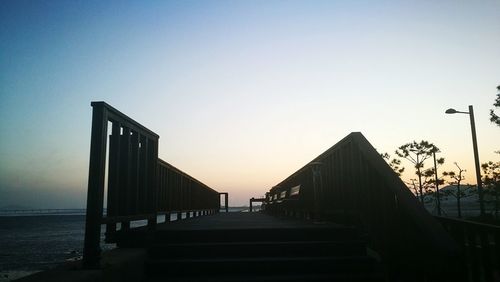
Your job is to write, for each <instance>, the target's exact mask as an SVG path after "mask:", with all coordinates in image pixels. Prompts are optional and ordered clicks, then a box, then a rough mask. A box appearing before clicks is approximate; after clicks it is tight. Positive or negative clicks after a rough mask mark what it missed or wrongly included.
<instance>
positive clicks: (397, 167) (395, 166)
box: [380, 153, 405, 177]
mask: <svg viewBox="0 0 500 282" xmlns="http://www.w3.org/2000/svg"><path fill="white" fill-rule="evenodd" d="M380 156H381V157H382V158H383V159H384V160H385V161H386V162H387V163H388V164H389V166H390V167H391V168H392V170H393V171H394V172H395V173H396V174H397V175H398V176H400V177H401V174H402V173H403V172H404V171H405V168H404V167H403V166H401V160H400V159H397V158H392V159H391V155H389V154H388V153H382V154H380Z"/></svg>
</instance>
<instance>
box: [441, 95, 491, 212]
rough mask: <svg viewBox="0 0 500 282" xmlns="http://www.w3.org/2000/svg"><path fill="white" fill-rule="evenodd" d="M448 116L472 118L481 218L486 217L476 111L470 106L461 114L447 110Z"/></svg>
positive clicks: (453, 110)
mask: <svg viewBox="0 0 500 282" xmlns="http://www.w3.org/2000/svg"><path fill="white" fill-rule="evenodd" d="M445 113H447V114H468V115H469V117H470V127H471V131H472V147H473V148H474V163H475V165H476V181H477V193H478V195H479V209H480V213H481V216H484V204H483V184H482V182H481V170H480V166H479V153H478V151H477V137H476V125H475V123H474V109H473V108H472V105H469V111H468V112H460V111H457V110H455V109H447V110H446V112H445Z"/></svg>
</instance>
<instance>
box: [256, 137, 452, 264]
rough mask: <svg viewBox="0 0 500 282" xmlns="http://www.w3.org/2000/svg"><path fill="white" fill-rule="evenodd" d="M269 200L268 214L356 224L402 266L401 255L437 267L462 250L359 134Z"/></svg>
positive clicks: (322, 156)
mask: <svg viewBox="0 0 500 282" xmlns="http://www.w3.org/2000/svg"><path fill="white" fill-rule="evenodd" d="M297 185H300V193H299V195H298V197H297V196H295V197H291V196H290V191H291V188H292V187H295V186H297ZM283 194H284V195H285V197H281V195H283ZM267 199H268V201H267V202H266V206H265V209H266V210H267V211H269V212H274V213H282V214H286V215H295V216H297V215H299V216H303V217H306V218H310V219H315V220H337V221H338V220H341V221H343V222H345V223H350V224H353V223H356V222H357V223H356V224H358V225H359V226H360V227H361V228H362V229H363V230H365V231H366V232H367V233H368V234H369V238H370V239H371V242H370V244H371V246H372V248H374V249H375V250H377V251H378V252H379V253H380V254H381V255H382V257H383V258H384V259H385V260H386V262H388V263H389V264H394V265H398V267H406V266H405V265H410V264H411V263H409V262H408V261H406V262H404V263H403V262H402V261H401V260H399V261H398V259H397V258H401V257H405V258H406V257H408V258H409V260H412V261H415V263H418V264H426V265H428V266H431V267H432V265H433V264H434V265H435V262H437V261H440V260H444V259H446V260H448V259H449V258H450V257H453V256H455V255H456V254H457V253H458V252H459V251H458V250H459V248H458V246H457V244H456V243H455V242H454V241H453V239H452V238H451V237H450V236H449V235H448V234H447V233H446V231H445V230H444V229H443V227H442V226H441V225H440V224H439V223H438V222H437V221H436V220H435V219H434V218H433V217H432V216H431V215H430V214H429V213H428V212H427V211H426V210H425V208H424V207H423V206H422V205H421V204H420V203H419V202H418V201H417V199H416V198H415V196H414V195H413V194H412V193H411V192H410V191H409V190H408V188H407V187H406V185H405V184H404V183H403V182H402V181H401V179H400V178H399V177H398V176H397V175H396V174H395V173H394V172H393V171H392V169H391V168H390V167H389V166H388V165H387V163H386V162H385V161H384V160H383V159H382V158H381V157H380V155H379V154H378V153H377V151H376V150H375V149H374V148H373V146H372V145H371V144H370V143H369V142H368V140H366V138H365V137H364V136H363V135H362V134H361V133H359V132H353V133H351V134H349V135H348V136H346V137H345V138H343V139H342V140H341V141H339V142H338V143H337V144H335V145H334V146H332V147H331V148H330V149H328V150H327V151H325V152H324V153H322V154H320V155H319V156H318V157H316V158H314V159H313V160H312V161H311V162H309V163H308V164H306V165H305V166H303V167H302V168H300V169H299V170H297V171H296V172H294V173H293V174H292V175H290V176H288V177H287V178H286V179H284V180H283V181H281V182H280V183H278V184H277V185H276V186H274V187H273V188H271V189H270V191H269V196H268V197H267ZM288 199H294V200H288ZM440 263H441V262H440ZM396 269H397V267H396Z"/></svg>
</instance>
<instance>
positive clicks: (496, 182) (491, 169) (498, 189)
mask: <svg viewBox="0 0 500 282" xmlns="http://www.w3.org/2000/svg"><path fill="white" fill-rule="evenodd" d="M496 153H498V154H500V151H499V152H496ZM481 167H482V169H483V175H484V176H483V183H484V187H485V188H486V189H484V193H485V194H488V195H491V196H492V197H493V198H494V201H495V203H494V204H495V218H496V219H497V220H498V209H499V205H500V203H499V199H498V196H499V194H500V161H499V162H492V161H489V162H486V163H483V164H482V165H481ZM488 202H489V201H488Z"/></svg>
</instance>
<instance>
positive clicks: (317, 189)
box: [311, 162, 323, 220]
mask: <svg viewBox="0 0 500 282" xmlns="http://www.w3.org/2000/svg"><path fill="white" fill-rule="evenodd" d="M321 165H322V163H321V162H313V163H311V169H312V177H313V179H312V182H313V193H314V219H316V220H317V219H319V218H320V214H321V212H322V205H321V202H322V198H321V197H322V194H323V193H322V192H323V191H322V187H321V185H322V179H321Z"/></svg>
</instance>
